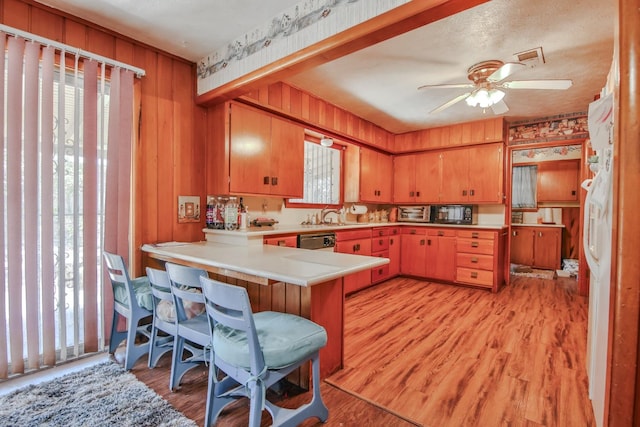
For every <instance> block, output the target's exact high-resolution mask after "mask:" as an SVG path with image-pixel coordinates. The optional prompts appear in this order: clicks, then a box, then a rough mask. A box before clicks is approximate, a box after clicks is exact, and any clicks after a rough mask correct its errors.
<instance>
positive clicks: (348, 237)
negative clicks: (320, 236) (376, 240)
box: [336, 228, 371, 242]
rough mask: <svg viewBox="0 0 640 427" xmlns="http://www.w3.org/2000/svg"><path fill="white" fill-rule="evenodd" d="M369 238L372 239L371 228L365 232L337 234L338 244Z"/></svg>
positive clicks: (354, 231) (342, 232) (353, 231)
mask: <svg viewBox="0 0 640 427" xmlns="http://www.w3.org/2000/svg"><path fill="white" fill-rule="evenodd" d="M367 238H371V229H370V228H367V229H364V230H349V231H338V232H337V233H336V242H342V241H345V240H355V239H367Z"/></svg>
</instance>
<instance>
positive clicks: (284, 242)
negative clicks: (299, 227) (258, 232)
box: [264, 236, 298, 248]
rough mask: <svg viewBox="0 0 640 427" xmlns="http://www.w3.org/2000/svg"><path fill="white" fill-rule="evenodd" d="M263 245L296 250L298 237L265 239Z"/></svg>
mask: <svg viewBox="0 0 640 427" xmlns="http://www.w3.org/2000/svg"><path fill="white" fill-rule="evenodd" d="M264 244H265V245H274V246H286V247H288V248H296V247H298V236H280V237H265V238H264Z"/></svg>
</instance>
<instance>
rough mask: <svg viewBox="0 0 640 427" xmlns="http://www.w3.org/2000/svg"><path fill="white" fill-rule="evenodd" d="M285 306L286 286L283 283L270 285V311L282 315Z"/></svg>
mask: <svg viewBox="0 0 640 427" xmlns="http://www.w3.org/2000/svg"><path fill="white" fill-rule="evenodd" d="M286 306H287V305H286V285H285V284H284V283H283V282H276V283H273V284H271V309H272V310H273V311H280V312H283V313H284V312H285V311H286Z"/></svg>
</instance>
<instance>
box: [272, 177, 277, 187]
mask: <svg viewBox="0 0 640 427" xmlns="http://www.w3.org/2000/svg"><path fill="white" fill-rule="evenodd" d="M271 185H278V177H277V176H274V177H271Z"/></svg>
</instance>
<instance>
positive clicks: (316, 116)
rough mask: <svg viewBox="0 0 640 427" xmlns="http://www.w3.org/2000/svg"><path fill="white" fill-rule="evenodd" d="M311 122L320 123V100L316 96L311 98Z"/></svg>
mask: <svg viewBox="0 0 640 427" xmlns="http://www.w3.org/2000/svg"><path fill="white" fill-rule="evenodd" d="M309 122H311V123H313V124H319V123H320V100H319V99H318V98H316V97H315V96H312V95H310V96H309Z"/></svg>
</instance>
